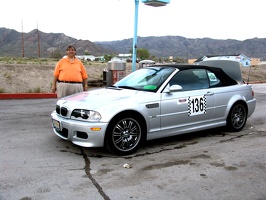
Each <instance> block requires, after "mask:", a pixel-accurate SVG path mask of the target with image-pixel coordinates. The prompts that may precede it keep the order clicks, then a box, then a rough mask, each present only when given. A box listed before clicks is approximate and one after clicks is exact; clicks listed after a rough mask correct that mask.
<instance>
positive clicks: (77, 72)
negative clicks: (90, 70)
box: [54, 57, 88, 82]
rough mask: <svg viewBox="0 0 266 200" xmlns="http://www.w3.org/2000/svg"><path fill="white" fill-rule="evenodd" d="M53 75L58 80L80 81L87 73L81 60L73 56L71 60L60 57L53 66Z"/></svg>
mask: <svg viewBox="0 0 266 200" xmlns="http://www.w3.org/2000/svg"><path fill="white" fill-rule="evenodd" d="M54 76H56V77H58V80H60V81H73V82H82V81H83V79H86V78H88V74H87V72H86V69H85V67H84V65H83V64H82V62H81V61H80V60H78V59H77V58H75V60H74V61H73V62H71V61H70V60H69V59H68V57H66V58H62V59H61V60H60V61H59V62H58V63H57V64H56V67H55V70H54Z"/></svg>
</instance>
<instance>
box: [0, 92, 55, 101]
mask: <svg viewBox="0 0 266 200" xmlns="http://www.w3.org/2000/svg"><path fill="white" fill-rule="evenodd" d="M49 98H57V95H56V94H55V93H20V94H15V93H14V94H13V93H2V94H0V100H3V99H49Z"/></svg>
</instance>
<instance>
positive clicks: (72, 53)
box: [66, 45, 76, 58]
mask: <svg viewBox="0 0 266 200" xmlns="http://www.w3.org/2000/svg"><path fill="white" fill-rule="evenodd" d="M66 53H67V56H68V57H69V58H73V57H74V56H75V55H76V48H75V47H74V46H71V45H69V46H68V47H67V49H66Z"/></svg>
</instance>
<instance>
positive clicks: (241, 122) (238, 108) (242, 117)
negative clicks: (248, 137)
mask: <svg viewBox="0 0 266 200" xmlns="http://www.w3.org/2000/svg"><path fill="white" fill-rule="evenodd" d="M246 122H247V109H246V108H245V106H244V105H243V104H241V103H236V104H234V105H233V106H232V108H231V110H230V112H229V115H228V117H227V124H226V126H227V128H229V130H231V131H234V132H237V131H241V130H242V129H243V128H244V126H245V125H246Z"/></svg>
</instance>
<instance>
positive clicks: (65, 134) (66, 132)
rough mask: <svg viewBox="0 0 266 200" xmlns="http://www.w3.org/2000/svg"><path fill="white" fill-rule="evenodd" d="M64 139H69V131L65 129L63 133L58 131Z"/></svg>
mask: <svg viewBox="0 0 266 200" xmlns="http://www.w3.org/2000/svg"><path fill="white" fill-rule="evenodd" d="M57 132H58V133H59V134H60V135H61V136H62V137H64V138H68V129H66V128H63V129H62V131H57Z"/></svg>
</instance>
